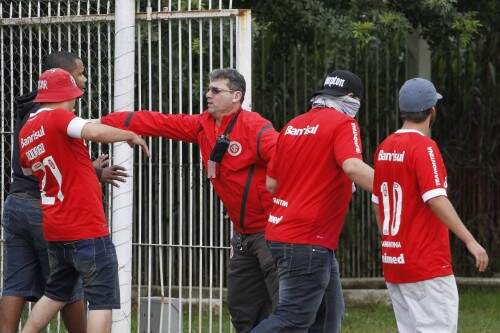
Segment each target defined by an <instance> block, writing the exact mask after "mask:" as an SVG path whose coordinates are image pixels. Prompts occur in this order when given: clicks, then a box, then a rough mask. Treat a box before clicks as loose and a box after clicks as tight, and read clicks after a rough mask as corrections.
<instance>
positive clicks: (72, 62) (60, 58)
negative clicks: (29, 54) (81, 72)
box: [42, 51, 80, 72]
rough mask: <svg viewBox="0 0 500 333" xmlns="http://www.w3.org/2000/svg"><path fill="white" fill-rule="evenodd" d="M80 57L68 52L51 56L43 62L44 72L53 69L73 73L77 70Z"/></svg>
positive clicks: (60, 52) (55, 53) (54, 53)
mask: <svg viewBox="0 0 500 333" xmlns="http://www.w3.org/2000/svg"><path fill="white" fill-rule="evenodd" d="M77 59H80V57H79V56H77V55H75V54H74V53H71V52H67V51H58V52H53V53H51V54H49V55H48V56H47V57H46V58H45V61H44V62H43V65H42V67H43V71H44V72H45V71H46V70H48V69H51V68H62V69H64V70H66V71H68V72H72V71H73V70H74V69H75V68H76V60H77Z"/></svg>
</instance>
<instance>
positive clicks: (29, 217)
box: [2, 193, 83, 302]
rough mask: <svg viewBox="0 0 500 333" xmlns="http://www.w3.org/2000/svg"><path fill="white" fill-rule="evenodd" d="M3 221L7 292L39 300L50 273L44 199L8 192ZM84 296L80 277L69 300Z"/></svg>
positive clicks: (5, 293)
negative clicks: (43, 216) (44, 221)
mask: <svg viewBox="0 0 500 333" xmlns="http://www.w3.org/2000/svg"><path fill="white" fill-rule="evenodd" d="M2 225H3V228H4V236H5V257H4V262H3V265H4V274H3V282H4V289H3V296H16V297H22V298H24V299H26V300H27V301H32V302H35V301H37V300H38V299H39V298H40V297H41V296H42V295H43V293H44V289H45V284H46V282H47V278H48V276H49V257H48V254H47V242H46V241H45V239H44V237H43V231H42V209H41V207H40V200H37V199H35V198H32V197H31V196H29V195H27V194H21V193H19V194H18V193H16V194H10V195H8V196H7V199H6V200H5V202H4V211H3V217H2ZM80 299H83V289H82V285H81V281H78V283H77V284H76V287H75V289H74V290H72V295H71V297H70V298H69V302H73V301H76V300H80Z"/></svg>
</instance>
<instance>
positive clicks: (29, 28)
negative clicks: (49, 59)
mask: <svg viewBox="0 0 500 333" xmlns="http://www.w3.org/2000/svg"><path fill="white" fill-rule="evenodd" d="M28 7H29V9H28V17H31V1H30V3H29V6H28ZM28 32H29V44H28V45H29V78H28V81H29V91H32V90H33V27H32V26H31V25H30V26H29V27H28Z"/></svg>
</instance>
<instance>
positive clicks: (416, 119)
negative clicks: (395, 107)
mask: <svg viewBox="0 0 500 333" xmlns="http://www.w3.org/2000/svg"><path fill="white" fill-rule="evenodd" d="M431 110H432V108H429V109H427V110H425V111H420V112H404V111H400V112H399V116H400V117H401V120H403V121H411V122H413V123H417V124H418V123H421V122H423V121H425V119H427V117H428V116H429V115H430V114H431Z"/></svg>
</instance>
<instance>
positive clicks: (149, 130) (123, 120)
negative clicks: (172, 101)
mask: <svg viewBox="0 0 500 333" xmlns="http://www.w3.org/2000/svg"><path fill="white" fill-rule="evenodd" d="M99 121H100V123H101V124H104V125H109V126H112V127H116V128H121V129H125V130H129V131H132V132H134V133H137V134H139V135H146V136H161V137H165V138H169V139H174V140H181V141H187V142H192V143H197V140H198V133H199V132H200V131H201V129H202V127H201V121H200V115H187V114H163V113H160V112H155V111H135V112H112V113H110V114H109V115H107V116H104V117H102V118H101V119H100V120H99Z"/></svg>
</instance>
